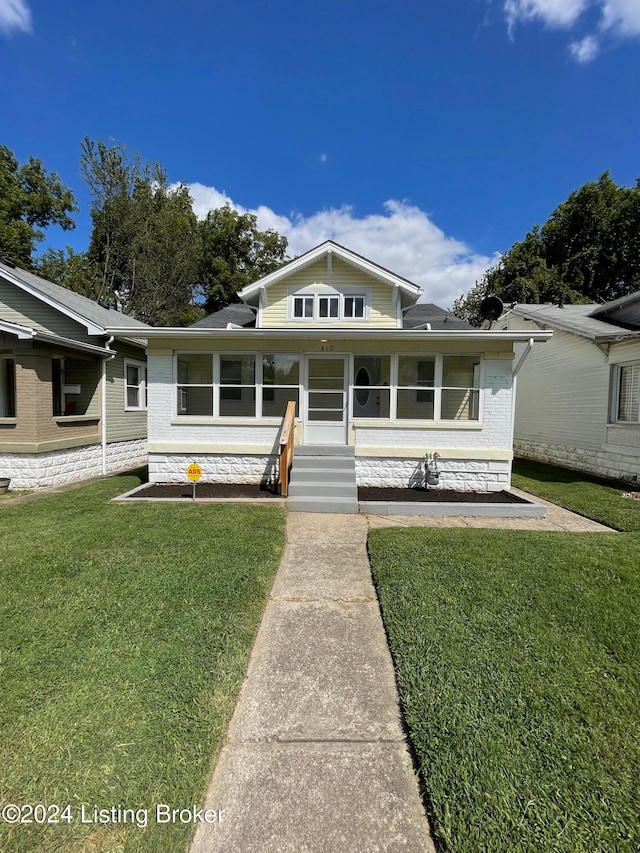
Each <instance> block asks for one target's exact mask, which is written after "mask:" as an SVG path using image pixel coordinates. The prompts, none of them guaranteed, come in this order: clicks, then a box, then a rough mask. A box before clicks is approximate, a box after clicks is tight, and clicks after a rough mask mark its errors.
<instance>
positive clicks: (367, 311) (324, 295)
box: [287, 285, 371, 325]
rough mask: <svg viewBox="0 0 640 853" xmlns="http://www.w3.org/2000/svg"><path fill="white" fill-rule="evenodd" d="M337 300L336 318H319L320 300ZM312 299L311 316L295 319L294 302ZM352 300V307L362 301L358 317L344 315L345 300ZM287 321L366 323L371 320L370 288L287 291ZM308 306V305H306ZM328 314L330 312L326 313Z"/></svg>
mask: <svg viewBox="0 0 640 853" xmlns="http://www.w3.org/2000/svg"><path fill="white" fill-rule="evenodd" d="M335 298H337V299H338V313H337V316H334V317H331V316H326V317H321V316H320V303H321V300H324V299H335ZM309 299H312V300H313V303H312V306H313V310H312V316H303V317H296V313H295V312H296V300H309ZM346 299H353V300H354V307H355V300H360V299H361V300H362V302H363V310H362V316H361V317H358V316H356V315H355V314H351V315H349V314H346V313H345V300H346ZM287 303H288V304H287V320H289V321H290V322H292V323H311V322H313V323H321V324H323V325H324V324H326V323H341V322H344V323H366V322H369V320H370V319H371V288H370V287H345V288H339V289H338V288H327V289H322V290H318V289H317V287H314V286H313V285H311V286H309V287H303V288H301V289H299V290H293V289H291V290H289V293H288V300H287ZM306 304H308V303H306ZM305 311H306V308H304V309H303V313H305ZM328 313H330V311H328Z"/></svg>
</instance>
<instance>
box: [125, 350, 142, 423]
mask: <svg viewBox="0 0 640 853" xmlns="http://www.w3.org/2000/svg"><path fill="white" fill-rule="evenodd" d="M130 367H134V368H135V369H136V370H138V378H139V382H138V384H137V385H129V381H128V376H127V373H128V369H129V368H130ZM130 388H136V389H137V392H138V405H137V406H131V405H130V404H129V394H128V391H129V389H130ZM124 410H125V412H146V411H147V365H146V364H145V363H144V361H134V359H132V358H125V360H124Z"/></svg>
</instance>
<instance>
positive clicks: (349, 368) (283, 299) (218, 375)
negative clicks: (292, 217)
mask: <svg viewBox="0 0 640 853" xmlns="http://www.w3.org/2000/svg"><path fill="white" fill-rule="evenodd" d="M421 292H422V291H421V290H420V288H419V287H417V286H416V285H415V284H412V283H411V282H409V281H407V280H406V279H404V278H402V277H401V276H398V275H395V274H394V273H392V272H389V271H388V270H386V269H383V268H382V267H380V266H378V265H377V264H374V263H372V262H371V261H368V260H367V259H366V258H363V257H361V256H360V255H357V254H355V253H354V252H352V251H349V250H348V249H345V248H344V247H342V246H339V245H338V244H336V243H333V242H331V241H328V242H326V243H323V244H322V245H321V246H318V247H316V248H315V249H312V250H311V251H309V252H306V253H305V254H304V255H301V256H300V257H298V258H296V259H295V260H293V261H291V262H289V263H288V264H286V265H285V266H283V267H281V268H280V269H278V270H277V271H276V272H273V273H271V274H269V275H267V276H265V277H264V278H262V279H260V280H259V281H257V282H255V283H254V284H252V285H249V286H248V287H245V288H244V289H243V290H242V291H240V293H239V296H240V298H241V299H242V300H243V303H244V304H238V305H230V306H228V307H227V308H224V309H223V310H222V311H219V312H217V313H216V314H213V315H211V316H210V317H207V318H206V319H204V320H202V321H200V322H198V323H196V324H194V325H193V326H191V327H189V328H187V329H179V328H154V329H150V330H148V331H146V330H144V329H134V330H133V331H134V333H135V334H136V335H138V336H141V337H142V336H143V335H144V336H145V337H146V338H147V339H148V348H147V356H148V365H149V441H148V445H147V448H148V451H149V476H150V479H151V481H153V482H176V481H185V471H186V468H187V466H188V465H189V464H190V463H191V462H198V463H199V464H200V465H201V466H202V469H203V472H204V473H203V480H204V479H206V480H210V481H227V482H260V481H267V480H272V479H273V478H274V477H275V476H276V475H277V470H276V469H277V459H278V456H277V454H278V444H279V436H280V432H281V427H282V420H283V415H284V412H285V408H286V406H287V402H288V401H295V404H296V409H297V412H296V415H297V417H296V427H295V438H296V443H297V444H298V445H308V446H311V447H316V448H323V446H331V447H342V448H344V447H345V446H350V447H351V448H353V453H354V455H355V459H356V472H357V478H358V482H359V483H360V484H370V485H385V484H390V485H396V486H406V485H409V483H411V482H416V479H419V478H420V477H421V476H422V475H423V462H424V457H425V454H434V453H438V454H440V457H439V459H438V467H439V469H440V477H441V479H440V485H441V486H442V487H445V488H452V489H459V490H475V489H479V490H483V491H485V490H500V489H503V488H505V487H508V486H509V482H510V472H511V459H512V446H511V442H512V404H513V400H512V386H513V382H512V368H513V343H514V341H522V340H528V337H529V336H528V335H525V334H522V333H518V332H516V333H511V332H495V331H490V332H487V331H481V330H478V329H474V328H472V327H470V326H468V325H467V324H466V323H464V322H462V321H460V320H458V319H456V318H455V317H454V316H452V315H451V314H449V313H447V312H446V311H444V310H442V309H441V308H438V307H437V306H435V305H430V304H423V303H419V304H416V303H417V299H418V297H419V296H420V295H421ZM111 331H112V332H113V333H114V334H116V333H117V334H121V333H122V332H123V329H122V328H120V327H118V326H115V325H114V326H113V327H112V329H111ZM534 337H535V338H536V339H537V340H540V341H544V340H546V339H547V338H548V337H549V334H548V333H540V334H539V335H535V336H534Z"/></svg>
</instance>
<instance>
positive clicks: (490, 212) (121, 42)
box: [0, 0, 640, 307]
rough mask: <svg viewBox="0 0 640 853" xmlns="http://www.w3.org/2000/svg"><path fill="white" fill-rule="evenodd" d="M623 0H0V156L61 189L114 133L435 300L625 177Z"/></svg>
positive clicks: (205, 185)
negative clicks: (56, 180)
mask: <svg viewBox="0 0 640 853" xmlns="http://www.w3.org/2000/svg"><path fill="white" fill-rule="evenodd" d="M639 71H640V0H449V2H446V3H442V2H427V0H423V1H422V2H413V0H412V1H411V2H409V0H369V2H368V3H364V2H362V0H351V2H350V1H349V0H341V2H337V0H326V2H324V3H323V4H314V3H308V4H307V3H302V2H297V3H294V2H291V0H260V2H258V0H245V2H238V0H183V2H182V3H177V2H169V0H154V2H151V0H130V2H128V3H124V2H122V0H112V2H111V3H110V4H107V5H104V4H93V3H87V2H86V0H82V2H79V0H61V2H57V3H52V2H51V0H0V93H1V104H2V107H1V110H0V144H4V145H6V146H8V147H9V148H11V149H12V150H13V152H14V154H15V155H16V156H17V158H18V159H19V160H20V161H21V162H24V161H25V160H26V159H27V158H28V157H29V156H34V157H38V158H40V159H41V160H43V162H44V164H45V166H46V168H47V169H49V170H52V171H56V172H58V174H59V175H60V176H61V178H62V179H63V181H64V182H65V183H66V184H68V185H69V186H70V187H71V188H72V189H73V190H74V192H75V194H76V198H77V200H78V203H79V205H80V207H81V212H80V214H79V215H77V217H76V220H77V223H78V225H77V228H76V230H75V231H73V232H69V233H67V234H64V233H63V232H60V231H56V230H55V229H52V230H51V231H50V233H49V234H48V244H49V245H54V246H56V247H62V246H63V245H64V244H65V243H68V244H70V245H71V246H72V247H73V248H74V249H76V250H78V251H79V250H82V249H84V248H86V245H87V242H88V236H89V232H90V217H89V199H88V195H87V192H86V188H85V186H84V183H83V181H82V179H81V177H80V174H79V168H78V163H79V157H80V142H81V140H82V139H83V138H84V136H85V135H88V136H90V137H91V138H92V139H100V138H102V139H104V140H105V141H109V140H117V141H119V142H122V143H125V144H126V145H128V146H129V148H130V149H131V151H132V152H135V151H138V152H140V154H141V156H142V157H143V158H144V159H146V160H151V161H158V162H160V163H162V164H163V166H164V167H165V169H166V171H167V173H168V175H169V177H170V179H171V180H172V181H176V182H178V181H183V182H185V183H187V184H189V185H190V187H191V191H192V195H193V197H194V199H195V207H196V211H197V212H198V213H199V215H203V214H204V213H205V212H206V210H207V209H209V208H210V207H215V206H217V205H219V204H220V203H222V202H223V201H224V200H225V199H228V200H229V201H230V203H232V204H233V205H235V206H236V207H237V208H238V209H240V210H243V211H246V210H249V211H253V212H256V213H257V215H258V218H259V223H260V224H261V226H262V227H275V228H277V229H278V230H279V231H281V233H284V234H286V235H287V237H288V238H289V242H290V253H291V254H292V255H294V254H299V253H300V252H303V251H306V250H307V249H309V248H311V247H312V246H314V245H316V244H317V243H319V242H321V241H322V240H324V239H327V238H332V239H335V240H337V241H338V242H340V243H342V244H344V245H346V246H347V247H349V248H351V249H353V250H355V251H358V252H361V253H362V254H364V255H366V256H367V257H369V258H371V259H372V260H374V261H377V262H378V263H381V264H383V265H384V266H386V267H388V268H390V269H392V270H393V271H394V272H397V273H400V274H402V275H404V276H406V277H408V278H410V279H411V280H413V281H416V282H417V283H418V284H420V285H421V286H422V287H423V288H424V289H425V297H424V298H425V299H428V300H429V301H434V302H437V303H439V304H441V305H443V306H445V307H448V306H450V304H451V302H452V301H453V299H454V298H455V297H456V296H459V295H460V294H461V293H463V292H465V291H467V290H468V289H469V288H470V287H472V286H473V284H474V282H475V281H476V280H477V279H478V278H480V277H481V275H482V273H483V272H484V270H485V269H486V268H487V267H488V266H490V265H491V264H492V263H494V262H495V260H496V258H497V255H498V253H499V252H501V251H505V250H506V249H508V248H509V247H510V246H511V245H512V243H513V242H514V241H515V240H519V239H522V238H523V237H524V235H525V233H526V232H527V231H528V230H529V229H530V228H531V227H532V226H533V225H534V224H536V223H540V224H541V223H542V222H544V221H545V220H546V219H547V217H548V215H549V214H550V213H551V211H552V210H553V209H554V208H555V207H556V206H557V205H558V204H559V203H560V202H562V201H563V200H564V199H565V198H566V197H567V195H568V194H569V193H570V192H571V191H572V190H574V189H577V188H578V187H579V186H581V185H582V184H583V183H585V182H586V181H590V180H595V179H597V178H598V176H599V175H600V174H601V173H602V172H603V171H605V170H606V169H609V170H610V171H611V174H612V177H613V178H614V180H615V181H617V182H618V183H620V184H626V185H632V184H634V183H635V180H636V178H637V177H638V176H639V175H640V162H639V157H638V153H639V151H640V110H638V108H637V92H638V88H639V86H640V74H639Z"/></svg>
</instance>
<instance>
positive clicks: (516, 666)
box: [369, 475, 640, 853]
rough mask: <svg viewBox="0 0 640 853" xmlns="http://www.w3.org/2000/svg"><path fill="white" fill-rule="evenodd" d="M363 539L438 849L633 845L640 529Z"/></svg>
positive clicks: (639, 790) (638, 803)
mask: <svg viewBox="0 0 640 853" xmlns="http://www.w3.org/2000/svg"><path fill="white" fill-rule="evenodd" d="M573 476H574V481H576V483H577V477H576V476H575V475H573ZM545 485H546V484H543V485H542V486H541V490H542V489H543V488H544V487H545ZM589 488H591V485H589ZM600 488H608V487H602V486H600ZM585 489H586V486H585ZM532 491H534V493H536V494H541V491H536V490H535V489H532ZM580 491H581V490H580V486H579V485H577V486H576V490H575V495H576V496H577V495H579V494H580ZM607 495H609V492H606V493H605V494H600V495H599V496H598V501H597V505H598V514H600V515H601V516H602V515H604V516H606V517H609V518H610V519H613V518H616V519H618V521H620V519H621V517H622V518H623V520H624V519H626V521H625V523H627V524H628V523H629V519H628V516H626V515H625V514H626V509H623V515H622V516H621V515H620V514H619V513H618V509H617V508H616V507H615V497H614V498H611V501H610V502H611V504H612V505H613V506H612V508H610V509H609V510H607V507H606V503H607ZM629 503H633V504H634V505H635V502H632V501H629ZM629 526H631V525H629ZM369 549H370V558H371V564H372V568H373V574H374V580H375V583H376V587H377V590H378V595H379V598H380V602H381V606H382V611H383V618H384V622H385V626H386V629H387V633H388V636H389V641H390V645H391V649H392V652H393V655H394V660H395V664H396V669H397V678H398V686H399V690H400V693H401V698H402V703H403V708H404V713H405V718H406V721H407V725H408V729H409V734H410V738H411V742H412V744H413V747H414V750H415V755H416V760H417V762H418V765H419V767H420V771H421V778H422V780H423V783H424V788H425V799H426V801H427V804H428V809H429V811H430V812H431V819H432V822H433V826H434V828H435V834H436V838H437V843H438V846H439V849H440V850H443V851H452V853H478V851H482V853H506V851H508V853H525V851H526V853H529V851H536V853H538V851H541V852H542V853H546V851H566V853H594V851H597V853H614V851H615V853H618V851H629V853H631V851H637V850H640V785H639V784H638V780H639V779H640V670H639V660H640V535H638V534H628V533H627V534H618V533H608V534H607V533H605V534H593V533H592V534H574V533H533V532H524V531H500V530H470V529H466V530H460V529H455V530H447V529H426V528H410V529H398V528H396V529H384V530H383V529H378V530H372V531H371V534H370V538H369Z"/></svg>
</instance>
